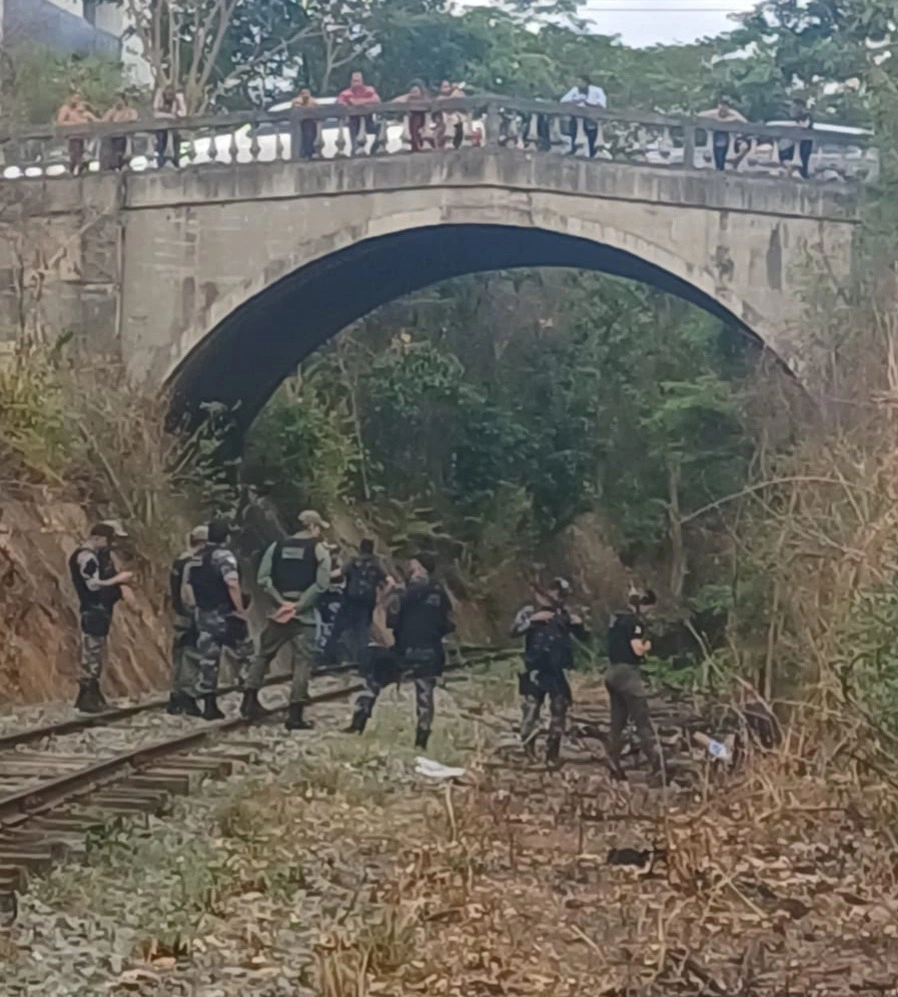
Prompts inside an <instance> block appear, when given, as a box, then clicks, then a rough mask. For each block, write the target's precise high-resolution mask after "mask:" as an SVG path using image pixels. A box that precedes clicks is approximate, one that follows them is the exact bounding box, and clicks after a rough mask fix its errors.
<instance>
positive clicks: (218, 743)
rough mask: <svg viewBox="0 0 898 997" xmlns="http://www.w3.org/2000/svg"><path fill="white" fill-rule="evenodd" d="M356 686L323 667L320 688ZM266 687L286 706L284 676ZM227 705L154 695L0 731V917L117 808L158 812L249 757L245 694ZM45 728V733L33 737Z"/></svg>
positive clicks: (334, 693)
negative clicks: (170, 711)
mask: <svg viewBox="0 0 898 997" xmlns="http://www.w3.org/2000/svg"><path fill="white" fill-rule="evenodd" d="M355 688H357V683H350V682H347V681H346V678H345V677H344V676H323V677H321V678H319V679H317V680H316V683H315V690H314V697H315V698H316V699H317V700H319V701H320V702H321V703H329V702H331V701H332V700H337V701H340V700H343V699H345V696H346V692H345V690H347V689H350V690H351V689H355ZM263 696H264V699H265V702H266V704H267V705H268V707H269V708H270V709H272V710H273V711H275V712H274V713H273V714H272V717H275V716H277V713H278V711H281V710H283V708H284V707H285V706H286V700H287V689H286V687H285V686H284V685H282V684H281V685H277V686H276V687H275V688H271V689H267V690H266V691H265V693H264V694H263ZM221 705H222V707H223V710H224V712H225V713H226V718H225V719H224V720H222V721H218V722H215V723H211V724H210V723H206V722H204V721H202V720H198V719H193V718H185V717H171V716H168V715H167V714H165V713H164V712H162V711H160V710H159V709H158V703H154V702H153V701H150V702H148V703H145V704H143V705H142V706H138V707H134V708H129V709H125V710H117V711H110V713H109V714H104V715H101V716H99V717H95V718H88V719H87V720H85V719H83V718H75V719H66V720H64V721H62V722H61V723H59V724H57V725H54V726H50V727H47V728H40V727H39V728H25V729H22V730H20V731H18V732H17V734H16V735H7V736H6V739H5V741H4V740H0V923H2V920H3V918H4V916H5V918H6V919H7V920H9V919H11V917H12V915H13V914H14V911H15V906H16V901H15V893H16V892H18V891H21V890H22V889H23V888H24V887H25V886H26V885H27V883H28V881H29V879H30V878H31V877H32V876H33V874H34V873H36V872H39V871H45V870H46V869H48V868H49V867H51V866H52V865H53V864H55V863H57V862H59V861H61V860H63V859H65V858H69V857H72V856H74V857H78V856H81V855H83V853H84V851H85V840H86V838H87V837H88V836H89V834H90V833H91V832H92V831H95V830H96V828H97V827H100V826H102V825H103V824H104V822H105V821H107V820H108V819H109V818H110V817H116V816H122V817H127V816H129V815H141V814H152V815H155V816H159V815H161V814H163V813H164V812H165V811H166V810H167V809H168V808H169V807H170V802H171V799H172V798H173V797H175V796H178V795H183V794H187V793H190V792H192V791H195V790H196V789H197V788H198V786H199V785H200V784H201V783H202V782H203V781H204V780H205V779H207V778H209V777H215V776H217V777H224V776H228V775H230V774H231V773H232V771H233V770H234V768H235V766H237V765H242V764H246V763H250V762H252V761H253V760H254V758H255V757H256V754H257V749H258V744H259V743H258V742H257V741H253V740H252V739H251V738H248V737H247V733H246V732H247V730H248V727H247V725H246V723H245V722H244V721H243V720H242V718H240V716H239V713H238V705H239V695H238V694H236V693H232V694H230V695H227V696H224V697H222V699H221ZM132 710H133V712H132ZM344 710H345V707H344ZM42 730H46V731H47V736H45V737H41V738H38V737H36V736H35V735H36V734H39V733H40V732H41V731H42ZM235 734H236V736H234V735H235Z"/></svg>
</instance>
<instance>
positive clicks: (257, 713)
mask: <svg viewBox="0 0 898 997" xmlns="http://www.w3.org/2000/svg"><path fill="white" fill-rule="evenodd" d="M264 715H265V710H264V709H263V708H262V704H261V703H260V702H259V690H258V689H244V690H243V702H242V703H241V704H240V716H241V717H243V718H244V719H246V720H260V719H261V718H262V717H263V716H264Z"/></svg>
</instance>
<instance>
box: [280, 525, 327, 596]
mask: <svg viewBox="0 0 898 997" xmlns="http://www.w3.org/2000/svg"><path fill="white" fill-rule="evenodd" d="M319 542H320V541H318V540H315V539H314V538H312V537H306V538H303V539H300V538H298V537H287V539H286V540H280V541H278V543H277V544H275V548H274V557H273V559H272V562H271V580H272V582H273V583H274V587H275V588H276V589H277V590H278V592H281V593H282V594H283V593H285V592H305V591H306V589H309V588H311V587H312V586H313V585H314V584H315V579H316V577H317V575H318V559H317V558H316V557H315V548H316V547H317V546H318V544H319Z"/></svg>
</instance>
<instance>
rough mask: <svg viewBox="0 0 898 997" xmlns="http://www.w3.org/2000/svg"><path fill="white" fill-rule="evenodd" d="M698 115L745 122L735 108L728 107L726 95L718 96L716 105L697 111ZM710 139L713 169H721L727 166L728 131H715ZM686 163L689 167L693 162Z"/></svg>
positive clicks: (728, 149)
mask: <svg viewBox="0 0 898 997" xmlns="http://www.w3.org/2000/svg"><path fill="white" fill-rule="evenodd" d="M699 117H700V118H713V119H714V120H715V121H725V122H727V123H729V122H745V123H746V124H747V122H746V121H745V118H744V117H743V116H742V115H741V114H740V113H739V112H738V111H737V110H736V109H735V108H732V107H730V104H729V101H728V100H727V99H726V97H721V98H720V100H719V101H718V102H717V107H712V108H710V110H707V111H701V112H700V113H699ZM711 141H712V144H713V148H714V167H715V169H718V170H721V171H723V170H725V169H726V168H727V156H728V155H729V151H730V133H729V132H727V131H722V130H718V131H715V132H714V133H713V135H712V139H711ZM737 141H738V140H737ZM737 151H738V150H737ZM686 165H687V166H688V167H690V168H691V167H692V165H693V164H692V163H687V164H686Z"/></svg>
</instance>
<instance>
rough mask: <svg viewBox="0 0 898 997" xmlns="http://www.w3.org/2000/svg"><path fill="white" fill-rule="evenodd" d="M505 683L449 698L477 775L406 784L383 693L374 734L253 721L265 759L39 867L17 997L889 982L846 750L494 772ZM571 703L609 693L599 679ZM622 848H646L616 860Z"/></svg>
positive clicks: (887, 920)
mask: <svg viewBox="0 0 898 997" xmlns="http://www.w3.org/2000/svg"><path fill="white" fill-rule="evenodd" d="M506 678H508V677H507V676H506ZM493 687H494V688H495V690H496V697H495V699H496V701H495V702H488V703H487V704H486V705H484V704H483V697H482V690H483V688H484V686H483V684H482V683H480V682H479V680H478V684H477V686H476V694H477V698H476V700H475V698H474V696H473V695H472V693H473V692H474V691H475V690H474V688H473V687H472V685H471V684H468V685H466V684H465V683H463V682H458V683H453V684H452V686H451V689H452V692H451V694H450V695H448V696H447V695H443V696H442V697H441V701H440V707H441V728H440V731H439V737H438V738H436V739H435V742H436V743H435V750H434V751H433V752H432V755H433V756H434V757H437V758H440V759H441V760H444V761H450V760H454V759H456V758H464V760H465V761H466V763H467V764H468V765H469V768H470V779H469V783H468V784H467V785H465V786H454V787H452V788H451V789H447V788H445V787H434V786H432V785H424V784H422V783H420V782H419V781H416V780H415V778H414V777H413V776H412V774H411V770H412V759H413V753H412V752H411V751H410V750H408V749H406V748H405V747H396V745H397V744H398V745H405V744H407V743H408V740H409V738H410V734H411V727H412V722H411V717H410V713H411V704H410V703H409V702H407V701H403V702H401V703H400V702H396V701H395V700H394V699H393V697H392V695H388V696H387V697H386V698H385V699H386V701H385V702H384V703H383V704H382V707H381V710H380V713H379V715H378V719H377V723H376V726H375V729H374V730H373V731H372V732H371V736H366V737H365V738H362V739H350V738H345V737H340V736H338V735H334V734H326V735H314V736H312V737H304V738H297V739H290V740H285V739H283V738H282V737H281V734H280V732H279V731H277V730H272V731H270V732H267V731H266V732H265V737H266V738H269V739H270V740H271V743H272V746H273V747H272V754H273V758H272V759H271V769H267V768H266V770H265V771H255V772H253V773H250V774H247V775H246V776H244V777H241V778H235V779H232V780H229V781H228V782H227V783H225V784H220V785H217V786H216V785H212V786H210V787H209V789H208V790H207V791H206V792H205V793H204V794H202V795H201V796H198V797H196V798H194V799H191V800H187V801H184V802H182V803H180V804H179V805H178V806H177V808H176V814H175V816H174V818H173V819H172V820H169V821H166V822H163V823H160V824H155V823H154V824H153V826H152V827H150V828H149V830H146V831H139V830H134V829H128V830H126V829H125V828H123V827H116V826H113V827H111V828H110V829H109V831H108V832H107V834H106V836H105V838H104V839H103V840H102V841H97V842H95V843H94V847H93V848H92V851H91V855H90V864H89V866H88V867H87V868H83V869H75V868H70V869H63V870H59V871H57V872H55V873H53V874H52V875H51V876H50V877H49V878H48V879H47V880H46V881H45V882H43V883H42V884H40V885H39V886H38V888H37V890H36V892H35V894H34V896H33V897H32V898H28V899H26V900H25V901H24V904H23V906H24V907H25V908H26V910H25V911H24V912H23V919H22V923H21V925H20V927H19V928H17V929H16V932H15V933H14V934H13V936H12V942H13V943H14V944H15V946H16V951H17V953H18V954H19V958H18V960H16V961H14V962H11V963H7V965H8V966H9V967H10V974H9V975H10V977H11V979H12V981H13V982H12V983H11V984H6V985H7V986H8V987H10V986H11V989H9V990H8V992H9V993H10V994H11V995H17V994H24V993H33V992H37V990H36V989H33V988H35V987H36V986H41V987H43V990H42V991H41V992H46V993H52V994H60V995H62V994H70V993H71V994H95V993H102V992H106V990H107V989H108V988H111V989H112V990H113V991H115V990H116V988H118V987H122V988H127V989H128V991H130V992H139V993H147V994H166V995H168V994H171V995H176V997H180V995H185V997H186V995H188V994H190V995H194V994H202V995H203V997H207V995H213V994H214V995H219V997H225V995H226V997H231V995H232V994H233V995H235V997H236V995H237V994H241V995H242V994H245V993H248V992H252V993H253V994H254V995H260V997H268V995H271V997H274V995H279V994H318V995H321V997H369V995H375V994H387V995H396V997H399V995H405V994H425V993H426V994H435V995H464V997H479V995H487V994H522V995H546V997H548V995H550V994H551V995H553V997H556V995H557V997H573V995H575V994H576V995H584V994H589V995H592V994H609V995H610V994H616V995H623V994H634V995H635V994H647V995H648V994H651V995H655V994H657V995H662V994H663V995H665V997H667V995H671V994H695V995H698V994H706V993H711V994H740V995H742V997H751V995H757V997H773V995H777V997H779V995H782V994H787V993H788V994H790V995H793V997H797V995H800V994H820V995H823V994H826V995H836V994H843V993H844V994H848V993H853V994H858V993H860V994H864V993H869V994H873V993H880V994H888V993H889V992H890V989H889V988H894V987H895V984H896V980H898V904H896V901H895V899H894V898H895V896H896V889H898V879H896V876H898V847H896V843H895V839H894V837H893V835H892V832H891V831H890V830H889V827H888V824H887V820H886V819H885V818H884V817H883V816H882V808H881V805H880V804H881V802H882V799H883V798H884V793H883V788H882V786H879V785H877V784H875V783H869V782H868V783H866V784H864V783H862V782H861V780H860V779H859V777H858V775H857V772H856V771H855V770H854V769H853V768H852V767H851V766H842V767H839V765H838V757H839V753H840V749H839V745H838V744H829V743H827V742H825V741H821V742H820V743H819V744H816V745H815V751H814V752H808V751H807V749H806V748H802V747H801V746H800V745H795V744H793V745H792V746H791V747H788V746H787V748H786V749H785V750H784V753H783V755H782V757H779V758H772V759H764V760H761V759H758V760H755V761H754V762H752V764H751V766H750V767H749V769H748V770H747V771H746V772H745V773H744V775H743V776H742V777H740V778H739V779H738V780H736V781H731V782H727V783H723V784H715V783H714V782H712V781H704V782H702V781H700V782H699V783H698V785H697V787H696V789H695V790H694V791H689V792H680V793H677V792H674V791H670V792H669V794H668V798H667V800H666V801H665V800H664V799H663V798H662V797H661V794H659V793H657V792H653V791H649V790H647V789H642V788H640V787H639V786H638V785H636V784H634V785H632V786H630V787H620V786H617V785H614V784H611V783H610V782H609V781H608V780H607V778H606V777H605V776H604V775H603V774H602V773H601V772H599V771H597V769H596V767H595V766H592V767H583V766H579V765H571V766H569V767H568V768H567V769H565V770H564V771H563V772H562V773H560V774H558V775H551V776H550V775H548V774H546V773H544V772H542V771H539V770H536V769H526V768H524V767H523V766H522V765H521V763H520V761H513V762H512V763H511V764H509V765H506V764H505V763H503V761H502V757H501V754H497V753H496V751H495V748H494V744H495V737H496V734H497V732H496V730H495V729H494V726H495V725H497V724H501V722H502V717H503V715H507V716H512V715H513V714H514V713H515V712H516V710H515V709H514V708H513V707H512V705H511V704H512V703H513V702H514V699H513V697H509V696H508V693H507V690H506V688H505V685H504V681H503V682H501V683H495V684H494V686H493ZM580 697H581V698H582V699H592V700H598V699H599V698H600V697H599V694H598V692H597V690H596V689H595V686H594V683H593V684H592V685H591V686H589V687H587V688H584V689H582V690H581V693H580ZM403 699H404V700H405V699H406V696H405V695H403ZM478 709H479V710H480V715H479V716H477V714H476V713H475V711H476V710H478ZM450 749H451V750H450ZM275 768H276V769H277V774H276V773H275V771H274V770H275ZM611 847H630V848H634V849H637V850H643V849H645V850H647V851H649V852H654V853H655V857H654V858H652V859H650V861H649V862H648V863H647V865H646V866H645V867H643V868H641V869H639V868H632V867H620V866H609V865H607V864H606V856H607V852H608V849H609V848H611ZM60 948H61V951H62V953H63V958H62V960H61V961H60V960H59V956H58V952H59V951H60ZM54 953H56V954H54ZM28 955H32V956H40V959H41V962H40V964H39V966H40V968H36V967H37V966H38V964H37V963H29V960H28V959H27V956H28ZM66 958H68V959H69V961H70V963H71V964H72V965H69V966H68V967H65V959H66ZM54 959H56V960H57V962H58V963H59V965H60V968H59V972H58V975H56V976H54V975H53V966H54V965H55V963H54ZM65 981H68V983H66V982H65ZM4 982H5V983H6V981H4ZM79 987H80V989H79ZM29 988H32V989H29ZM4 993H6V991H4Z"/></svg>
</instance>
